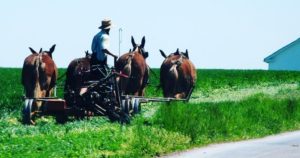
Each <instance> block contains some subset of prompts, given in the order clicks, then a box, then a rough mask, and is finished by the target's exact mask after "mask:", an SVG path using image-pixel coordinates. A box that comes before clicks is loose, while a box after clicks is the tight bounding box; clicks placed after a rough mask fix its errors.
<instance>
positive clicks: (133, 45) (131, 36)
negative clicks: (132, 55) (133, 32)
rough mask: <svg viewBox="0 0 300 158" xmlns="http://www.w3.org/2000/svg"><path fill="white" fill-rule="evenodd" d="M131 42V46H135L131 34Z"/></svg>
mask: <svg viewBox="0 0 300 158" xmlns="http://www.w3.org/2000/svg"><path fill="white" fill-rule="evenodd" d="M131 44H132V46H133V48H134V47H136V43H135V41H134V38H133V36H131Z"/></svg>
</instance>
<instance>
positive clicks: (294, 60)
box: [264, 38, 300, 71]
mask: <svg viewBox="0 0 300 158" xmlns="http://www.w3.org/2000/svg"><path fill="white" fill-rule="evenodd" d="M264 62H266V63H268V64H269V70H297V71H300V38H298V39H297V40H296V41H294V42H292V43H290V44H288V45H287V46H285V47H283V48H281V49H279V50H278V51H276V52H275V53H273V54H271V55H269V56H268V57H266V58H265V59H264Z"/></svg>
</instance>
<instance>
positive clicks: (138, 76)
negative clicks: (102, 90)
mask: <svg viewBox="0 0 300 158" xmlns="http://www.w3.org/2000/svg"><path fill="white" fill-rule="evenodd" d="M131 43H132V46H133V51H129V52H128V53H125V54H123V55H122V56H121V57H119V59H118V60H117V62H116V70H117V71H120V72H121V73H122V74H125V75H127V76H128V77H120V78H119V85H120V89H121V93H122V94H129V95H136V96H143V95H144V90H145V87H146V85H147V82H148V78H149V69H148V65H147V63H146V58H147V57H148V52H146V51H145V50H144V46H145V37H143V38H142V42H141V44H140V45H138V44H136V43H135V41H134V38H133V37H131Z"/></svg>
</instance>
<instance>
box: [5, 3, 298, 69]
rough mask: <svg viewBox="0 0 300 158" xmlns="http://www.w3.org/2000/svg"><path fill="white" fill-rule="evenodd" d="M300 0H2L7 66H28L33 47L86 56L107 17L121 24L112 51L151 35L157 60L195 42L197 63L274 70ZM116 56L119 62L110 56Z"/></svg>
mask: <svg viewBox="0 0 300 158" xmlns="http://www.w3.org/2000/svg"><path fill="white" fill-rule="evenodd" d="M299 8H300V1H297V0H285V1H282V0H185V1H183V0H180V1H179V0H151V1H138V0H127V1H117V0H109V1H103V0H63V1H62V0H26V1H20V0H9V1H1V2H0V15H1V16H0V21H1V25H0V32H1V34H0V42H1V46H0V67H22V64H23V61H24V58H25V57H26V56H27V55H29V54H30V51H29V49H28V47H32V48H34V49H36V50H39V49H40V48H41V47H42V48H43V49H49V48H50V47H51V46H52V45H53V44H56V45H57V46H56V50H55V51H54V54H53V58H54V60H55V62H56V64H57V65H58V67H67V65H68V64H69V62H70V61H71V60H72V59H74V58H77V57H82V56H84V51H85V50H90V45H91V42H92V38H93V36H94V35H95V34H96V33H97V32H98V31H99V29H98V26H99V25H100V24H101V20H102V19H103V18H107V17H108V18H110V19H111V20H112V22H113V23H114V28H113V29H112V30H111V51H112V52H114V53H115V54H118V53H119V37H118V36H119V28H122V30H123V32H122V43H121V54H122V53H125V52H127V51H128V50H129V49H130V48H131V47H132V46H131V43H130V37H131V36H134V37H135V40H136V42H137V43H139V42H140V40H141V38H142V37H143V36H146V45H145V48H146V50H147V51H149V58H148V59H147V62H148V64H149V65H150V67H160V65H161V63H162V61H163V58H162V57H161V55H160V53H159V51H158V50H159V49H162V50H164V51H165V52H166V53H167V54H168V53H171V52H174V51H175V50H176V49H177V48H179V49H180V50H185V49H188V50H189V53H190V59H191V60H192V62H193V63H194V64H195V65H196V67H197V68H218V69H267V64H266V63H264V62H263V58H265V57H266V56H268V55H270V54H272V53H273V52H275V51H276V50H278V49H280V48H281V47H283V46H285V45H287V44H289V43H290V42H292V41H294V40H296V39H297V38H299V37H300V20H299V17H300V9H299ZM110 63H111V61H110Z"/></svg>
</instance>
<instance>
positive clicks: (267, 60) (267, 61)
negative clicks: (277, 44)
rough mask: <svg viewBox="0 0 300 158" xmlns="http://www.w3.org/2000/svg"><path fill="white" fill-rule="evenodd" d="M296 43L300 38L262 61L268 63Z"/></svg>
mask: <svg viewBox="0 0 300 158" xmlns="http://www.w3.org/2000/svg"><path fill="white" fill-rule="evenodd" d="M298 42H300V38H298V39H297V40H295V41H293V42H292V43H290V44H288V45H286V46H284V47H282V48H280V49H279V50H277V51H276V52H274V53H273V54H271V55H269V56H267V57H266V58H265V59H264V62H266V63H270V62H271V61H272V60H273V59H274V58H275V57H276V56H277V55H279V54H281V53H282V52H284V51H285V50H287V49H289V48H290V47H292V46H294V45H295V44H297V43H298Z"/></svg>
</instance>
